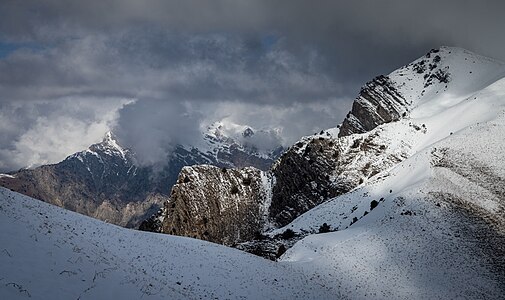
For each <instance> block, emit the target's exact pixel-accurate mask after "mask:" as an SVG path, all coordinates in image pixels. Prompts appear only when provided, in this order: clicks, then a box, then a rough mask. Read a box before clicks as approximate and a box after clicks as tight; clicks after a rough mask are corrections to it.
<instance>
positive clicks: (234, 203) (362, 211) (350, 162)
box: [163, 47, 505, 271]
mask: <svg viewBox="0 0 505 300" xmlns="http://www.w3.org/2000/svg"><path fill="white" fill-rule="evenodd" d="M504 76H505V66H504V64H503V63H501V62H498V61H496V60H493V59H489V58H486V57H482V56H479V55H476V54H473V53H471V52H469V51H466V50H464V49H459V48H451V47H442V48H440V49H435V50H432V51H430V52H429V53H428V54H426V55H425V56H423V57H421V58H419V59H417V60H416V61H414V62H412V63H410V64H408V65H406V66H405V67H402V68H400V69H398V70H396V71H394V72H392V73H391V74H389V75H387V76H379V77H377V78H375V79H374V80H373V81H371V82H370V83H367V84H366V85H365V86H364V88H363V89H362V90H361V92H360V95H359V96H358V98H357V99H356V101H355V103H354V104H353V108H352V110H351V111H350V112H349V114H348V116H347V117H346V119H345V120H344V122H343V123H342V124H341V125H340V126H338V127H336V128H332V129H329V130H326V131H323V132H321V133H320V134H317V135H313V136H308V137H304V138H302V139H301V140H300V141H299V142H297V143H296V144H295V145H294V146H292V147H291V148H289V149H288V150H287V151H286V152H285V153H284V154H283V155H282V156H281V157H280V158H279V159H278V160H277V161H276V162H275V163H274V165H273V167H272V169H271V170H270V171H268V172H256V173H255V172H254V171H247V172H246V173H247V174H257V175H248V176H245V177H247V178H248V180H247V182H258V183H259V182H262V183H263V184H258V185H257V187H258V188H257V190H258V191H257V192H255V193H250V192H248V189H249V187H246V186H244V184H243V183H241V182H243V180H244V178H245V177H244V175H243V174H242V173H240V172H238V173H236V172H235V173H233V174H235V176H231V177H229V176H228V175H227V176H225V177H222V176H221V177H219V176H218V177H219V178H220V179H219V180H218V181H216V180H215V179H213V178H217V177H216V170H212V169H211V168H205V167H188V168H184V169H183V170H182V172H181V176H180V178H179V179H180V181H179V183H177V184H176V185H175V186H174V188H173V190H172V197H171V198H170V199H169V201H168V202H167V203H166V204H165V205H166V215H165V218H164V219H163V223H164V225H165V226H164V230H165V232H167V233H172V234H174V233H175V234H179V235H187V236H196V237H199V238H202V239H205V240H210V241H213V240H214V238H216V240H215V241H216V242H223V239H222V236H223V233H222V230H224V229H223V228H226V230H227V231H228V233H227V234H228V235H229V236H230V237H234V240H233V241H232V242H230V241H229V240H227V242H225V244H228V245H236V243H239V245H238V247H239V248H241V249H244V250H247V251H250V252H253V253H259V254H261V255H264V256H268V257H271V258H272V257H275V256H278V255H279V254H281V253H282V251H280V250H284V249H285V248H289V247H290V246H291V245H293V244H294V243H295V242H296V241H297V240H299V239H301V238H303V237H304V236H306V235H308V234H311V233H318V232H325V231H333V230H346V228H348V227H349V226H350V225H351V223H352V224H353V226H355V225H356V222H361V219H363V220H365V219H368V218H372V217H371V216H370V215H371V209H370V207H371V202H372V200H374V201H375V202H374V204H373V205H372V206H375V205H377V204H378V205H379V206H385V204H384V203H389V202H391V201H397V198H396V197H395V195H397V193H398V192H399V191H400V189H401V187H402V185H401V182H403V181H402V180H403V179H404V178H406V177H405V176H406V175H407V174H412V175H413V177H410V178H411V179H412V182H410V183H411V184H414V183H415V182H416V181H415V180H416V178H417V179H419V180H422V177H416V176H421V175H422V174H418V173H417V172H418V170H417V169H415V168H413V167H412V166H413V162H412V160H414V159H416V158H418V157H420V156H421V155H422V153H427V154H425V155H428V158H426V159H425V160H424V161H425V162H426V163H427V164H428V165H427V166H425V167H428V168H429V167H430V166H434V165H436V163H435V162H431V163H430V161H432V160H433V159H432V158H430V155H436V154H431V153H438V151H441V149H442V148H445V146H440V145H439V146H437V144H439V143H442V142H444V141H446V140H451V139H455V138H456V137H457V136H458V135H459V133H460V132H463V131H467V130H470V129H471V128H475V127H476V126H481V127H482V128H487V127H496V126H500V125H499V124H501V121H500V118H501V113H502V112H503V110H504V108H505V107H504V105H505V98H504V94H505V86H504V81H503V80H504V79H503V78H504ZM487 122H490V123H487ZM482 130H484V129H482ZM486 140H489V141H486ZM460 141H461V143H462V144H461V145H460V146H459V147H460V148H465V147H467V146H466V145H467V144H479V143H482V144H484V145H486V144H487V146H485V147H488V149H489V151H491V152H497V151H498V150H503V139H502V138H501V136H500V135H498V134H495V135H486V138H485V139H482V133H480V132H478V131H476V132H475V133H474V134H468V135H467V138H466V140H460ZM491 143H492V144H493V145H494V146H492V147H491V146H490V145H491ZM495 147H498V148H500V149H494V148H495ZM458 149H459V148H458ZM444 151H445V150H444ZM447 151H449V152H448V153H453V154H452V155H450V156H451V157H455V156H454V155H455V154H456V153H458V151H460V150H447ZM480 152H481V150H480V149H471V148H469V150H468V154H467V155H466V157H468V158H466V159H467V160H468V159H469V158H470V157H471V156H472V155H473V156H475V157H478V156H479V155H480ZM498 152H499V151H498ZM444 153H446V152H444ZM446 159H449V160H455V161H454V162H452V164H453V165H458V164H460V163H459V161H460V160H463V161H464V160H465V159H462V158H446ZM475 164H476V167H475V168H476V169H477V170H479V168H483V169H484V170H488V169H489V168H491V169H492V168H496V166H497V165H498V166H500V165H501V163H500V161H499V160H498V159H496V160H489V161H478V160H477V161H476V162H475ZM460 165H461V168H462V169H465V170H469V169H471V168H473V167H470V166H465V164H463V163H461V164H460ZM399 166H403V167H405V168H407V169H408V171H406V173H405V174H403V175H402V176H399V177H397V178H396V182H397V186H396V187H395V184H391V185H388V187H387V188H382V189H381V190H383V191H385V192H384V193H383V194H381V195H375V196H370V197H369V196H367V195H368V194H369V193H368V194H367V192H366V191H363V192H360V194H359V195H365V197H364V198H363V197H362V198H360V199H361V200H359V201H358V200H356V197H355V196H353V195H355V194H354V193H357V192H356V188H358V189H361V188H362V187H365V186H368V185H370V184H371V183H372V182H376V181H377V180H379V179H384V178H386V177H388V176H390V173H389V172H391V170H393V168H399ZM406 166H408V167H406ZM477 166H480V167H477ZM499 168H500V167H499ZM429 170H432V169H429ZM458 172H463V171H458ZM465 172H467V173H469V171H465ZM474 172H477V171H474ZM486 172H490V171H486ZM228 173H229V174H230V172H228ZM182 175H183V176H182ZM404 175H405V176H404ZM472 176H473V175H472ZM486 176H487V179H486V180H490V181H493V180H494V181H496V180H498V182H500V183H503V180H502V179H503V177H502V176H501V175H499V173H496V174H495V173H492V174H491V173H490V174H488V175H486ZM474 177H475V176H474ZM478 177H483V178H484V175H479V176H478ZM184 178H188V179H189V181H185V180H184ZM460 184H461V183H460ZM234 186H236V187H237V188H235V189H234V188H233V187H234ZM488 186H489V184H488ZM452 188H454V189H456V190H455V191H453V193H456V191H457V189H474V187H471V188H470V185H468V186H464V185H463V186H452ZM243 189H246V190H247V191H246V192H244V191H243ZM493 189H496V188H492V189H491V190H493ZM233 191H234V192H235V193H233ZM480 191H481V190H480ZM458 193H459V192H458ZM486 193H487V192H486ZM486 193H484V194H479V193H477V194H475V197H477V198H484V199H485V198H487V197H488V196H487V195H488V194H486ZM493 193H495V194H497V193H496V192H493ZM203 195H205V197H203ZM339 195H342V196H340V197H338V196H339ZM430 195H431V194H430ZM498 195H500V194H499V193H498ZM335 197H337V198H335ZM497 197H498V198H499V197H501V198H499V199H501V200H500V201H503V195H501V196H497ZM404 198H405V197H404ZM330 199H334V200H331V201H329V200H330ZM345 199H347V200H345ZM423 199H424V200H423V201H432V200H428V198H426V197H425V198H423ZM411 200H412V201H416V199H411ZM388 201H389V202H388ZM437 201H442V200H437ZM486 201H487V200H486ZM486 201H484V202H486ZM446 202H447V201H446ZM196 203H204V204H203V205H196ZM240 203H249V207H250V208H249V209H250V213H251V214H253V215H260V216H262V219H261V220H260V221H258V220H256V221H255V222H249V221H248V219H247V218H242V219H239V220H237V219H236V216H237V214H238V213H239V211H240V210H241V209H243V205H240ZM322 203H326V204H324V205H322V206H321V205H320V204H322ZM330 203H331V204H330ZM440 205H441V206H442V205H443V204H440ZM447 205H449V204H447ZM450 205H454V204H453V203H452V204H450ZM465 205H466V204H465ZM465 205H463V204H459V207H463V206H465ZM210 207H219V208H220V211H221V214H225V215H233V216H234V217H233V218H229V219H226V218H220V219H219V220H213V219H212V218H213V214H212V213H210V212H211V210H210V209H209V208H210ZM436 207H438V206H436ZM326 208H327V209H326ZM311 209H312V210H311ZM498 211H499V210H496V211H495V213H497V212H498ZM234 212H235V214H234ZM259 212H263V213H259ZM316 212H317V213H316ZM394 213H395V211H394V210H393V211H388V217H392V218H393V219H394V216H393V215H390V214H394ZM399 213H403V214H401V216H404V215H405V214H407V215H408V216H410V214H411V213H412V211H411V210H409V211H407V210H405V211H400V212H399ZM240 214H242V215H247V213H244V212H243V211H240ZM372 215H373V214H372ZM311 216H314V217H311ZM322 216H327V217H326V218H323V217H322ZM487 217H489V218H491V219H496V218H497V217H496V216H492V214H490V215H488V216H487ZM402 218H403V217H402ZM393 219H392V220H393ZM202 220H206V222H202ZM335 220H338V221H335ZM216 222H217V223H218V224H219V226H211V225H212V224H216ZM241 222H245V223H248V224H249V226H250V227H249V229H248V230H247V231H246V232H244V230H243V229H242V227H243V226H233V224H237V223H239V224H242V223H241ZM291 222H293V223H291ZM382 222H386V220H382ZM392 222H394V221H392ZM461 222H465V221H461ZM325 223H326V224H325ZM209 224H211V225H209ZM374 226H377V224H374ZM426 226H428V225H426ZM468 226H470V227H471V226H473V225H471V224H469V225H468ZM251 227H252V228H253V229H251ZM278 228H280V229H278ZM351 228H352V226H351ZM181 229H182V230H181ZM288 229H289V230H293V231H292V232H290V231H288ZM413 230H417V229H413ZM405 232H407V231H405ZM244 233H246V234H244ZM252 233H254V234H252ZM217 237H219V238H217ZM314 238H315V237H314ZM308 239H310V238H308ZM315 239H316V240H317V239H318V238H315ZM236 246H237V245H236ZM398 247H401V246H398ZM295 248H296V246H295ZM292 251H294V250H292ZM316 251H318V250H317V249H316ZM290 257H292V256H290ZM453 271H455V270H453Z"/></svg>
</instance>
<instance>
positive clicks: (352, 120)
mask: <svg viewBox="0 0 505 300" xmlns="http://www.w3.org/2000/svg"><path fill="white" fill-rule="evenodd" d="M407 112H408V106H407V102H406V101H405V99H404V98H403V96H402V95H401V94H400V93H399V92H398V90H397V89H396V87H395V86H394V84H393V83H392V82H391V80H390V79H389V77H387V76H384V75H381V76H378V77H376V78H374V79H373V80H372V81H370V82H368V83H367V84H366V85H365V86H364V87H363V88H361V91H360V93H359V97H358V98H357V99H356V100H355V101H354V103H353V104H352V109H351V111H350V112H349V113H348V114H347V116H346V118H345V119H344V121H343V122H342V126H341V127H340V132H339V134H338V136H339V137H342V136H348V135H351V134H354V133H364V132H367V131H370V130H372V129H374V128H375V127H377V126H378V125H381V124H384V123H389V122H392V121H398V120H399V119H400V118H401V117H402V115H403V114H404V113H405V114H406V113H407Z"/></svg>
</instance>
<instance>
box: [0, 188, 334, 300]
mask: <svg viewBox="0 0 505 300" xmlns="http://www.w3.org/2000/svg"><path fill="white" fill-rule="evenodd" d="M0 227H1V228H2V230H1V231H0V266H1V268H0V298H1V299H25V298H31V299H140V298H146V299H216V298H217V299H243V298H255V299H266V298H276V299H294V298H300V299H308V298H317V299H331V298H332V297H334V296H333V295H334V293H335V292H334V291H331V290H329V289H327V288H324V287H321V286H320V285H319V284H317V283H316V282H313V281H312V279H311V278H309V277H307V276H305V275H303V274H302V273H301V272H298V271H297V270H296V269H294V268H292V267H291V266H290V265H289V264H276V263H274V262H271V261H267V260H264V259H262V258H259V257H256V256H253V255H250V254H247V253H244V252H241V251H239V250H235V249H231V248H227V247H224V246H219V245H216V244H212V243H207V242H203V241H199V240H194V239H189V238H182V237H173V236H169V235H162V234H154V233H147V232H141V231H134V230H129V229H124V228H120V227H117V226H115V225H111V224H106V223H103V222H101V221H98V220H95V219H91V218H89V217H85V216H83V215H79V214H76V213H73V212H70V211H67V210H64V209H61V208H58V207H56V206H52V205H50V204H47V203H44V202H41V201H38V200H34V199H32V198H29V197H26V196H23V195H20V194H17V193H14V192H11V191H9V190H7V189H4V188H0Z"/></svg>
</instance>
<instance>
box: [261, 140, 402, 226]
mask: <svg viewBox="0 0 505 300" xmlns="http://www.w3.org/2000/svg"><path fill="white" fill-rule="evenodd" d="M388 142H389V140H388V139H387V138H383V137H380V136H379V134H369V135H367V136H352V137H342V138H335V137H332V136H328V135H326V134H322V135H318V136H311V137H308V138H305V139H303V140H302V141H300V142H298V143H297V144H295V145H294V146H293V147H291V148H290V149H289V150H288V151H287V152H286V153H285V154H284V155H283V156H282V157H281V158H280V159H279V161H278V162H277V163H276V164H275V165H274V167H273V169H272V173H273V174H274V176H275V179H276V182H275V185H274V187H273V192H272V202H271V207H270V211H269V216H270V220H271V222H272V223H273V224H275V225H276V226H279V227H282V226H284V225H287V224H288V223H290V222H291V221H293V220H294V219H295V218H296V217H298V216H299V215H301V214H302V213H304V212H306V211H308V210H309V209H311V208H313V207H315V206H317V205H319V204H321V203H322V202H324V201H325V200H327V199H329V198H333V197H336V196H338V195H341V194H344V193H347V192H348V191H350V190H351V189H353V188H355V187H356V186H358V185H359V184H361V183H363V182H364V181H365V180H366V179H368V178H369V177H372V176H373V175H375V174H377V173H379V172H381V171H383V170H384V169H387V168H389V167H390V166H392V165H394V164H396V163H398V162H400V161H402V160H403V159H404V158H405V157H406V156H407V155H406V153H407V152H408V150H409V147H408V145H404V146H403V147H402V148H401V149H397V150H396V151H395V152H391V151H389V150H388V149H387V148H388V147H387V145H388ZM398 150H399V151H398ZM357 157H359V158H360V159H357Z"/></svg>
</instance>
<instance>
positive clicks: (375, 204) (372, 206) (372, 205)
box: [370, 200, 379, 210]
mask: <svg viewBox="0 0 505 300" xmlns="http://www.w3.org/2000/svg"><path fill="white" fill-rule="evenodd" d="M377 205H379V202H377V201H376V200H372V202H370V210H373V209H374V208H376V207H377Z"/></svg>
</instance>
